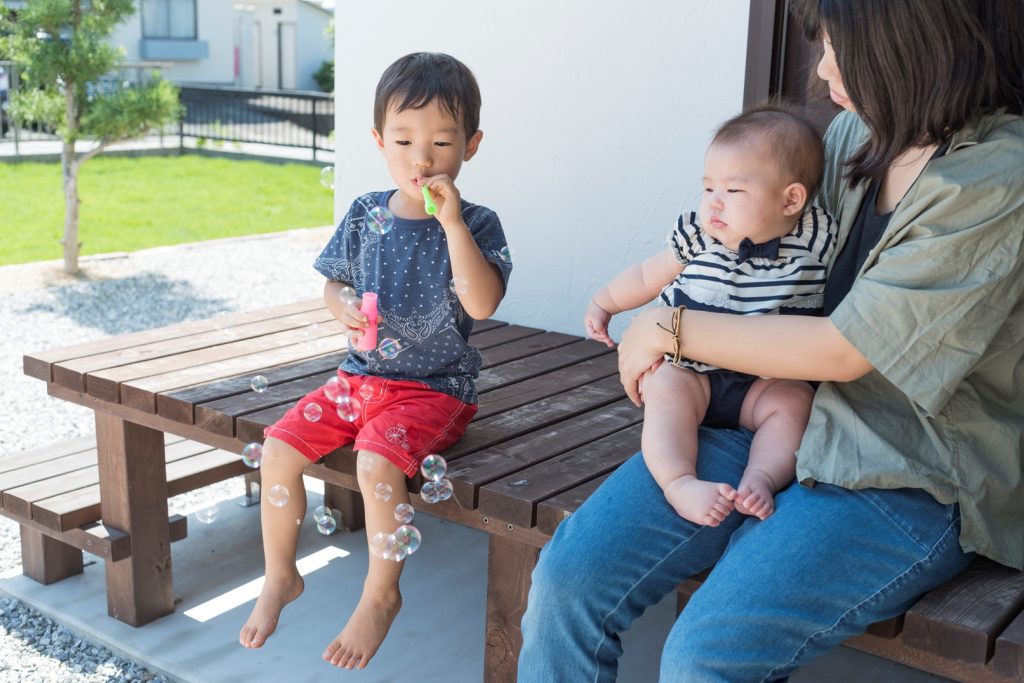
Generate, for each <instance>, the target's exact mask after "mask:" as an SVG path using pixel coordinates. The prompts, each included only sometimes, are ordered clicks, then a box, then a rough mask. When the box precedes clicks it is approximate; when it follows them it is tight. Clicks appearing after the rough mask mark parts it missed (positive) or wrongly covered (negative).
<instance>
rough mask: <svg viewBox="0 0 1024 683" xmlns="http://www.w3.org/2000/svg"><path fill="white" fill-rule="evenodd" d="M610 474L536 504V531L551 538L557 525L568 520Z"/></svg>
mask: <svg viewBox="0 0 1024 683" xmlns="http://www.w3.org/2000/svg"><path fill="white" fill-rule="evenodd" d="M610 476H612V473H611V472H609V473H608V474H603V475H601V476H600V477H597V478H595V479H591V480H590V481H588V482H585V483H583V484H580V485H579V486H574V487H573V488H571V489H568V490H566V491H563V492H562V493H559V494H558V495H557V496H552V497H551V498H548V499H547V500H545V501H542V502H540V503H538V504H537V530H538V531H542V532H544V533H545V534H547V535H549V536H551V535H553V534H554V533H555V530H556V529H557V528H558V525H559V524H561V523H562V522H563V521H565V520H566V519H568V518H569V516H570V515H572V514H573V513H574V512H576V510H577V509H578V508H579V506H580V505H583V502H584V501H586V500H587V498H589V497H590V495H591V494H592V493H593V492H594V491H596V490H597V489H598V487H599V486H601V484H603V483H604V482H605V481H607V479H608V477H610Z"/></svg>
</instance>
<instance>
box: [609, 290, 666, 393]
mask: <svg viewBox="0 0 1024 683" xmlns="http://www.w3.org/2000/svg"><path fill="white" fill-rule="evenodd" d="M672 313H673V309H671V308H665V307H659V308H652V309H648V310H646V311H641V312H640V313H638V314H637V315H636V316H635V317H634V318H633V320H632V322H630V324H629V327H627V328H626V331H625V332H623V333H622V339H621V340H619V381H620V382H622V388H623V389H625V390H626V395H627V396H629V400H631V401H632V402H633V403H634V404H635V405H636V406H638V407H639V406H640V405H641V404H642V400H641V397H640V387H639V381H640V377H641V376H642V375H643V374H644V373H645V372H647V371H648V370H650V369H651V368H652V367H654V366H655V365H656V364H657V363H658V361H660V360H661V359H662V357H663V356H664V355H665V354H666V353H671V352H672V334H671V333H670V332H666V331H665V330H663V329H661V328H660V327H658V324H659V323H660V324H661V325H662V326H663V327H664V328H665V329H670V325H671V324H672Z"/></svg>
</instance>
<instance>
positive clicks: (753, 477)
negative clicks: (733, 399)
mask: <svg viewBox="0 0 1024 683" xmlns="http://www.w3.org/2000/svg"><path fill="white" fill-rule="evenodd" d="M813 400H814V389H813V388H812V387H811V385H810V384H808V383H807V382H802V381H798V380H776V379H767V380H766V379H758V380H757V381H755V382H754V383H753V384H752V385H751V387H750V391H748V392H747V396H746V398H744V399H743V406H742V407H741V408H740V426H742V427H746V428H747V429H750V430H753V431H754V440H753V442H752V443H751V445H750V460H749V461H748V462H747V469H746V470H745V471H744V472H743V477H742V478H741V479H740V484H739V488H738V489H737V490H736V509H737V510H738V511H740V512H742V513H743V514H745V515H752V516H754V517H758V518H760V519H765V518H766V517H768V515H770V514H772V512H774V511H775V492H776V491H778V490H779V489H781V488H782V487H784V486H786V485H787V484H789V482H790V481H792V480H793V476H794V474H795V473H796V450H797V448H799V447H800V439H802V438H803V435H804V430H805V429H806V428H807V420H808V418H809V417H810V415H811V402H812V401H813Z"/></svg>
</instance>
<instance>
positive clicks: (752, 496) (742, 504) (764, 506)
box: [734, 470, 775, 519]
mask: <svg viewBox="0 0 1024 683" xmlns="http://www.w3.org/2000/svg"><path fill="white" fill-rule="evenodd" d="M734 502H735V503H736V510H737V511H738V512H740V513H742V514H744V515H750V516H751V517H757V518H758V519H767V518H768V515H770V514H772V513H773V512H775V484H774V483H773V482H772V479H771V477H769V476H768V475H767V474H765V473H764V472H761V471H759V470H747V471H746V472H744V473H743V477H742V478H741V479H740V485H739V488H738V489H736V499H735V501H734Z"/></svg>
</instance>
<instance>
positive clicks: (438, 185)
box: [420, 173, 462, 228]
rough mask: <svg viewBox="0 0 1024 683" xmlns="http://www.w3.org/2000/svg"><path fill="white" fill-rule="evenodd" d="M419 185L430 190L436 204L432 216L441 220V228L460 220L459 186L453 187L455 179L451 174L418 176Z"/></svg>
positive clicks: (460, 196)
mask: <svg viewBox="0 0 1024 683" xmlns="http://www.w3.org/2000/svg"><path fill="white" fill-rule="evenodd" d="M420 187H426V188H427V189H429V190H430V194H431V196H433V198H434V204H435V205H436V206H437V213H436V214H434V217H435V218H436V219H437V220H438V221H440V222H441V227H442V228H448V227H450V226H452V225H457V224H459V223H461V222H462V201H461V199H462V195H461V194H460V193H459V188H457V187H455V181H454V180H452V178H451V176H449V175H447V174H444V173H442V174H441V175H435V176H431V177H429V178H420Z"/></svg>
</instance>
